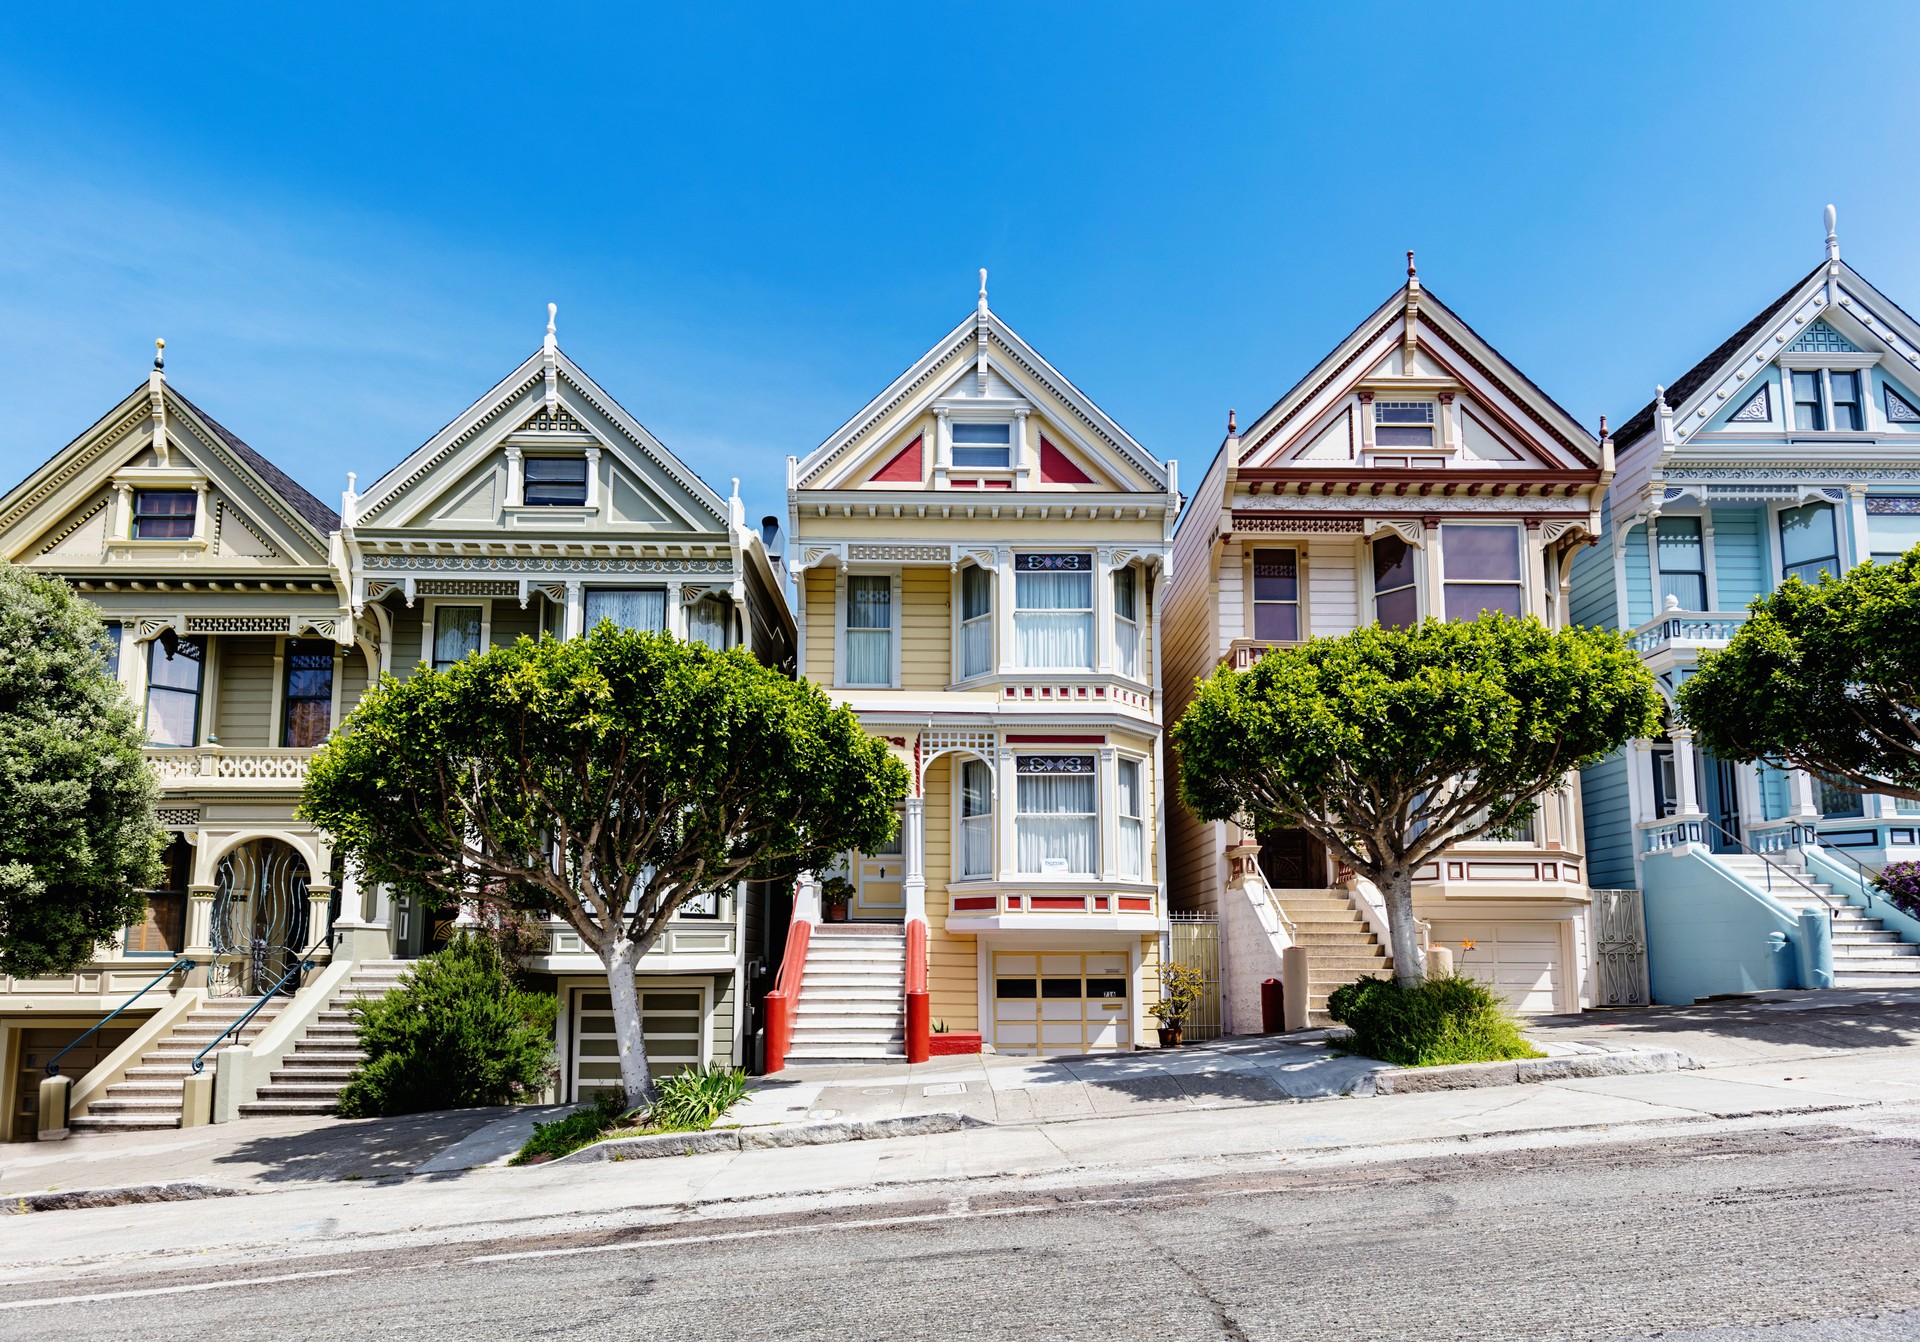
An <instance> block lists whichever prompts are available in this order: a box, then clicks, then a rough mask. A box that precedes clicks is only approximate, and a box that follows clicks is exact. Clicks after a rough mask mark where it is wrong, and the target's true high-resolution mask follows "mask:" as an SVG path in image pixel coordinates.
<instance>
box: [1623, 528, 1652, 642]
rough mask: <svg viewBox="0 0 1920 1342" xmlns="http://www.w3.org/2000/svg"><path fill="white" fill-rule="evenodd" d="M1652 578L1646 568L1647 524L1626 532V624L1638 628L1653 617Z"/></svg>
mask: <svg viewBox="0 0 1920 1342" xmlns="http://www.w3.org/2000/svg"><path fill="white" fill-rule="evenodd" d="M1652 583H1653V578H1652V574H1651V572H1650V570H1649V569H1648V568H1647V524H1646V523H1645V522H1642V523H1641V524H1640V525H1639V526H1637V527H1635V528H1634V529H1633V530H1632V531H1629V532H1628V533H1627V625H1628V627H1629V628H1633V629H1638V628H1639V627H1640V626H1641V625H1643V624H1645V623H1646V622H1647V621H1648V620H1651V619H1652V618H1653V586H1652Z"/></svg>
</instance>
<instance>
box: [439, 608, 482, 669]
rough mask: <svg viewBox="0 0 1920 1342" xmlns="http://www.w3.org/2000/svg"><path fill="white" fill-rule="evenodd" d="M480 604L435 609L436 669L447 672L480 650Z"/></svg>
mask: <svg viewBox="0 0 1920 1342" xmlns="http://www.w3.org/2000/svg"><path fill="white" fill-rule="evenodd" d="M480 625H481V619H480V607H478V606H435V607H434V608H433V669H434V670H435V671H444V670H446V669H447V668H448V667H450V666H452V665H453V664H454V663H455V662H458V661H463V660H464V659H465V658H466V657H467V656H468V654H470V653H475V652H478V651H480Z"/></svg>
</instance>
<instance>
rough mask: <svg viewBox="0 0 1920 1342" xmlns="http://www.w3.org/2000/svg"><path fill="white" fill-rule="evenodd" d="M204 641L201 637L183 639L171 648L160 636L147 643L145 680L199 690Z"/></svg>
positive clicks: (172, 686) (191, 690) (192, 690)
mask: <svg viewBox="0 0 1920 1342" xmlns="http://www.w3.org/2000/svg"><path fill="white" fill-rule="evenodd" d="M206 657H207V643H206V640H205V639H203V638H183V639H180V640H178V641H177V642H175V644H174V645H173V648H172V650H171V651H169V650H168V648H167V644H166V641H165V640H164V639H158V638H156V639H154V640H153V641H152V642H151V643H149V644H148V645H147V681H148V683H149V684H152V685H164V686H168V687H169V688H172V689H176V690H187V691H189V692H191V693H193V694H198V693H200V671H201V668H202V667H203V666H204V665H205V663H206Z"/></svg>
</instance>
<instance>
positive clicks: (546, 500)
mask: <svg viewBox="0 0 1920 1342" xmlns="http://www.w3.org/2000/svg"><path fill="white" fill-rule="evenodd" d="M525 469H526V495H525V497H526V501H527V506H528V507H532V508H537V507H543V506H544V507H555V508H578V507H581V506H583V505H584V504H585V503H586V501H587V459H586V458H585V457H528V458H527V459H526V463H525Z"/></svg>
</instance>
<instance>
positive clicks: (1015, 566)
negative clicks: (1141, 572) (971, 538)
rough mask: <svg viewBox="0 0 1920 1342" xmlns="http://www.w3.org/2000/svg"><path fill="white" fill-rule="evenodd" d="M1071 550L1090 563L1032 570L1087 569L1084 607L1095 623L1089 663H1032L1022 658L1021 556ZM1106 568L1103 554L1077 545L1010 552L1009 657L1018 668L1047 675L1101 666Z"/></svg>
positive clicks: (1083, 570)
mask: <svg viewBox="0 0 1920 1342" xmlns="http://www.w3.org/2000/svg"><path fill="white" fill-rule="evenodd" d="M1069 554H1071V555H1079V556H1081V557H1082V558H1084V559H1085V560H1086V561H1087V567H1086V568H1085V569H1058V570H1045V569H1039V570H1032V571H1034V572H1048V571H1052V572H1062V573H1080V572H1084V573H1085V574H1086V575H1087V601H1088V603H1089V604H1088V605H1087V606H1086V607H1085V608H1084V609H1085V610H1086V613H1087V617H1088V620H1089V622H1090V624H1091V626H1092V636H1091V637H1090V638H1089V639H1088V640H1087V664H1086V665H1085V666H1029V665H1028V664H1027V663H1026V662H1024V661H1022V660H1021V658H1020V610H1021V607H1020V571H1021V570H1020V560H1021V557H1022V556H1029V555H1069ZM1103 571H1105V566H1103V565H1102V564H1101V563H1100V558H1099V556H1098V555H1097V554H1095V553H1093V552H1090V551H1087V550H1082V549H1079V548H1076V547H1065V548H1061V549H1055V550H1047V549H1031V548H1022V549H1018V550H1014V551H1012V552H1011V553H1010V554H1009V556H1008V563H1007V628H1008V631H1009V637H1010V638H1011V639H1012V641H1013V646H1012V647H1010V648H1009V649H1008V650H1007V654H1008V660H1009V662H1010V663H1011V665H1012V668H1013V669H1014V670H1015V671H1018V672H1022V673H1025V672H1033V671H1037V672H1040V673H1042V674H1045V675H1053V674H1056V673H1066V674H1086V673H1088V672H1091V671H1093V670H1095V669H1096V668H1098V667H1099V665H1100V644H1101V629H1100V607H1101V604H1102V603H1101V600H1100V579H1101V574H1102V572H1103ZM1109 595H1111V593H1109ZM1038 609H1039V608H1036V611H1038ZM1080 609H1082V608H1081V607H1074V608H1073V610H1074V611H1075V612H1076V613H1078V611H1079V610H1080Z"/></svg>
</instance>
